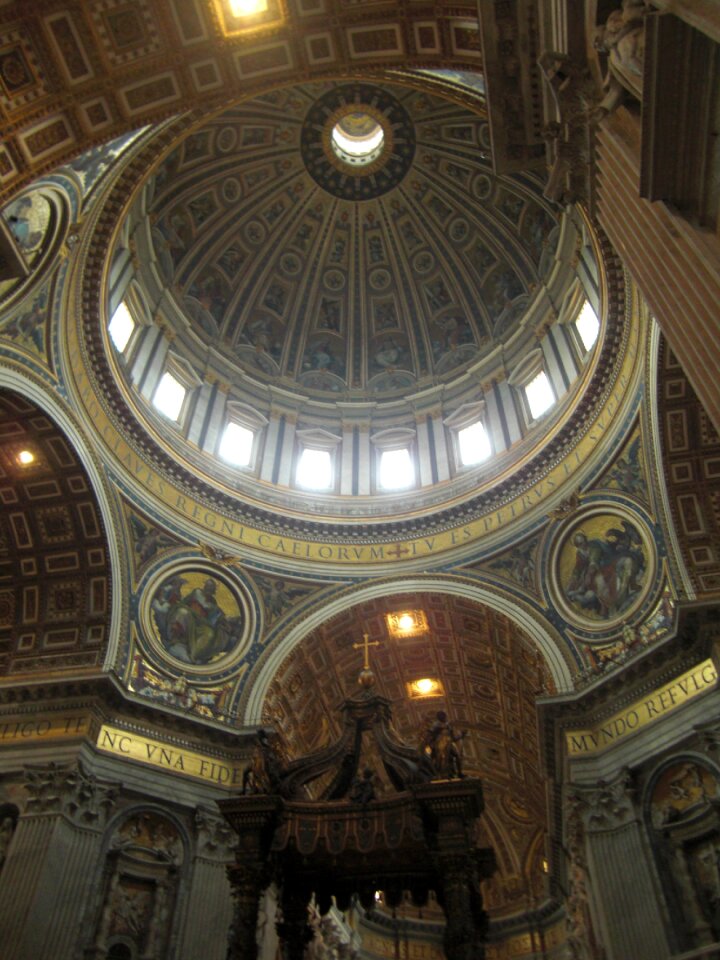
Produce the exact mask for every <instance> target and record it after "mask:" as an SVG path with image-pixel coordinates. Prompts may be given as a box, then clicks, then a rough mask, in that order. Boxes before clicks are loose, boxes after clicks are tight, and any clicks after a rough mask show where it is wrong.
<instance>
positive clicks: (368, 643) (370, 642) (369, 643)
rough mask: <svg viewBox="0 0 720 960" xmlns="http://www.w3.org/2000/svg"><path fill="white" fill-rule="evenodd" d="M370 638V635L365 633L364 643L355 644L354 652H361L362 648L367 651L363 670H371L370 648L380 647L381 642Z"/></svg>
mask: <svg viewBox="0 0 720 960" xmlns="http://www.w3.org/2000/svg"><path fill="white" fill-rule="evenodd" d="M368 637H369V634H367V633H364V634H363V642H362V643H354V644H353V650H359V649H360V648H361V647H362V648H363V649H364V651H365V663H364V664H363V670H369V669H370V647H379V646H380V641H379V640H369V639H368Z"/></svg>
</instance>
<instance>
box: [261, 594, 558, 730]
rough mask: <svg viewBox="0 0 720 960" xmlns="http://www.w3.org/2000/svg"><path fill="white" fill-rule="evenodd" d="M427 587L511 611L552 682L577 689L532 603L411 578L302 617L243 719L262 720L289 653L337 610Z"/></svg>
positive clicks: (269, 657) (266, 668)
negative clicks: (265, 701) (532, 607)
mask: <svg viewBox="0 0 720 960" xmlns="http://www.w3.org/2000/svg"><path fill="white" fill-rule="evenodd" d="M413 590H417V591H422V592H427V593H446V594H448V595H449V596H455V597H465V598H466V599H469V600H473V601H475V602H476V603H479V604H481V605H482V604H485V605H487V606H489V607H490V608H492V609H493V610H497V611H499V612H501V613H504V614H506V615H507V616H508V617H509V618H510V619H511V620H513V621H514V622H515V623H516V624H517V626H519V627H520V628H521V629H522V630H524V631H526V633H527V634H528V636H529V637H530V638H531V639H532V640H533V641H534V642H535V644H536V645H537V647H538V649H539V650H540V652H541V654H542V656H543V658H544V660H545V663H546V664H547V667H548V669H549V671H550V673H551V676H552V678H553V681H554V683H555V685H556V687H557V689H558V691H560V692H564V691H567V690H570V689H572V671H571V667H570V662H571V658H570V655H569V653H568V652H567V650H563V644H562V641H561V638H560V636H559V634H558V633H557V632H556V631H555V630H554V629H553V628H552V627H551V626H550V625H549V624H548V623H547V621H545V622H542V621H541V619H540V618H539V617H538V616H537V614H536V613H535V612H534V611H532V609H531V608H530V606H529V605H528V604H526V603H522V602H520V601H518V600H516V599H515V598H513V597H511V596H509V595H508V594H506V593H504V592H502V591H499V590H497V589H493V588H490V587H489V586H487V585H485V584H481V583H478V582H477V581H470V580H465V579H461V578H459V577H452V578H450V577H438V576H432V577H408V578H407V579H404V580H383V581H381V582H372V583H368V584H364V585H363V586H360V587H357V588H354V589H353V590H352V591H350V592H347V591H343V592H342V594H341V595H340V596H339V597H336V598H335V599H330V600H326V601H325V602H324V603H323V605H322V606H319V607H317V608H316V609H314V610H313V611H312V613H310V614H308V616H306V617H305V618H304V619H303V620H301V621H299V622H298V623H297V624H296V625H295V626H294V627H293V628H292V629H291V630H289V631H288V632H287V634H286V635H285V636H284V637H283V638H282V640H281V641H280V642H279V643H278V644H277V645H275V646H274V647H273V649H272V650H270V651H269V652H268V653H267V654H266V656H265V657H263V658H262V659H261V660H260V661H259V663H258V666H257V667H256V673H255V677H254V678H252V679H251V681H250V683H249V687H250V689H249V694H248V696H247V701H246V704H245V710H244V718H243V719H244V723H246V724H248V725H250V726H253V725H257V724H259V723H260V722H261V715H262V705H263V701H264V699H265V696H266V694H267V691H268V687H269V686H270V683H271V682H272V679H273V676H274V675H275V672H276V671H277V669H278V667H279V666H280V664H281V663H282V661H283V660H284V659H285V657H287V656H288V654H289V653H291V651H292V650H293V649H294V648H295V647H296V646H297V645H298V644H299V643H301V642H302V640H303V639H304V638H305V637H306V636H308V634H310V632H311V631H312V630H314V629H315V628H316V627H318V626H320V625H321V624H323V623H325V622H326V621H327V620H330V619H332V617H333V616H335V615H336V614H337V613H339V612H341V611H342V610H344V609H346V608H347V607H348V606H354V605H356V604H359V603H362V602H363V600H367V599H374V598H376V597H389V596H393V595H394V594H397V593H400V592H402V593H407V592H408V591H413Z"/></svg>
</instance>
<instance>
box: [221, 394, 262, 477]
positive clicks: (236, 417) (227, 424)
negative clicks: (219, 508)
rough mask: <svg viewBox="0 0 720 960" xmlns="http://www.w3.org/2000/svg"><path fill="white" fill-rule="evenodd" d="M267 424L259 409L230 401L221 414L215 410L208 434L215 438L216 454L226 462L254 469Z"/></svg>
mask: <svg viewBox="0 0 720 960" xmlns="http://www.w3.org/2000/svg"><path fill="white" fill-rule="evenodd" d="M213 421H214V422H213ZM267 423H268V421H267V419H266V418H265V417H263V416H262V415H261V414H259V413H258V412H257V410H254V409H253V408H252V407H249V406H247V405H246V404H244V403H236V402H234V401H232V400H231V401H229V402H228V403H227V405H226V408H225V410H224V411H222V413H220V411H215V416H214V417H212V416H211V420H210V423H209V430H208V432H209V433H211V434H212V436H214V437H215V438H216V442H217V455H218V457H219V458H220V459H221V460H222V461H223V462H224V463H226V464H228V466H230V467H245V468H249V469H251V470H252V469H254V467H255V465H256V464H257V461H258V458H259V450H260V440H261V437H262V431H263V428H265V427H266V426H267ZM210 442H211V443H212V441H210Z"/></svg>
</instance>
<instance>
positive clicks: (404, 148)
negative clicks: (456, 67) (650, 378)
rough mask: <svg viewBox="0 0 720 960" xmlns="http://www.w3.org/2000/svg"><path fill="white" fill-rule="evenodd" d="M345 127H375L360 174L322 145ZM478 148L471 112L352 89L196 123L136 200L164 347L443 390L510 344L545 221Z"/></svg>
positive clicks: (478, 130) (285, 369)
mask: <svg viewBox="0 0 720 960" xmlns="http://www.w3.org/2000/svg"><path fill="white" fill-rule="evenodd" d="M343 118H345V124H346V126H347V123H348V121H349V119H352V122H353V123H355V126H356V128H357V129H360V127H358V124H360V125H362V123H361V122H364V123H365V124H366V125H367V124H369V126H370V127H373V128H376V127H377V128H378V130H379V133H378V136H379V135H380V133H382V134H383V136H382V138H381V142H380V145H379V146H375V147H374V148H373V151H374V152H373V155H372V158H371V161H370V162H368V163H367V164H366V165H362V164H360V165H354V161H353V160H352V158H351V159H350V160H347V159H346V160H343V158H342V156H340V155H339V154H338V152H337V150H335V149H334V146H333V141H332V136H331V134H332V130H333V128H334V126H335V125H336V124H337V123H338V122H340V121H342V120H343ZM367 136H368V137H372V133H369V134H367ZM486 137H487V131H486V121H485V120H484V119H483V118H482V117H480V116H478V115H476V114H474V113H471V112H470V111H468V110H467V108H464V107H460V106H457V105H455V104H452V103H450V102H448V101H445V100H441V99H439V98H436V97H432V96H429V95H427V94H425V93H422V92H418V91H416V90H408V89H404V88H402V87H399V86H387V85H386V86H385V87H383V88H380V87H376V86H373V85H371V84H364V83H355V84H341V85H334V84H325V85H320V84H313V85H305V86H297V87H293V88H292V89H290V90H282V91H276V92H274V93H271V94H267V95H265V96H262V97H258V98H256V99H254V100H251V101H248V102H246V103H243V104H241V105H239V106H236V107H233V108H232V109H230V110H228V111H226V112H225V113H223V114H221V115H220V116H217V117H216V118H215V119H213V120H212V121H210V122H209V123H206V124H205V125H204V126H203V127H202V128H200V129H198V130H196V131H195V132H194V133H193V134H192V135H190V136H189V137H188V138H187V139H186V140H185V141H184V142H183V143H182V144H181V145H180V146H179V147H178V148H177V149H176V150H175V151H174V152H173V153H171V154H170V156H169V157H168V158H167V159H166V160H165V162H164V163H163V164H162V165H161V167H160V168H159V170H158V171H157V173H156V175H155V177H154V179H153V181H152V183H151V185H150V189H149V191H148V194H147V195H145V196H143V199H142V201H141V202H142V203H143V204H145V205H146V206H145V207H143V211H144V210H145V209H146V210H147V220H148V229H149V230H150V234H151V253H152V256H151V259H150V260H149V261H148V262H146V263H145V270H146V273H147V274H152V275H151V276H148V277H147V281H148V283H149V285H150V286H151V287H155V286H156V284H157V282H158V280H159V282H160V284H161V285H163V286H164V287H165V288H166V289H167V292H168V293H169V294H170V299H169V301H168V306H167V308H166V313H167V315H168V320H169V322H170V323H171V325H172V326H173V328H174V331H175V334H176V337H177V339H176V348H177V349H181V350H183V352H185V353H186V354H187V355H188V357H191V358H193V361H194V362H196V361H197V360H198V359H200V358H202V362H203V363H206V362H210V363H212V362H213V361H212V357H213V354H214V353H219V354H221V355H222V357H223V358H224V359H225V360H226V361H230V362H231V364H232V365H233V366H234V367H235V368H236V369H237V370H238V372H240V371H242V373H243V374H246V375H248V376H250V377H252V378H253V379H254V380H259V381H261V382H270V381H272V382H277V381H278V379H279V380H281V381H282V382H284V383H286V384H288V385H290V384H292V385H300V386H301V387H302V389H303V391H308V392H309V393H310V394H314V395H318V394H319V395H328V394H329V395H335V396H337V395H342V396H344V397H347V398H348V399H353V398H355V397H360V396H366V395H367V394H368V393H369V394H372V395H373V396H377V397H392V396H394V395H404V394H406V393H408V391H413V390H415V389H418V388H422V387H424V386H427V385H429V384H431V383H435V382H436V381H437V380H438V379H439V380H441V381H446V380H448V379H449V378H453V377H455V376H457V374H458V373H459V372H461V371H462V370H464V369H466V368H467V367H468V366H470V365H471V364H473V363H476V362H477V361H478V360H479V359H481V358H482V357H483V356H486V355H488V354H489V353H490V352H491V351H493V350H494V349H495V348H497V347H498V346H499V345H501V344H507V343H508V342H509V341H510V340H512V338H513V337H514V336H515V335H516V334H517V331H518V329H519V328H520V327H521V325H522V320H523V318H524V316H525V314H526V310H527V306H528V303H529V301H530V299H531V298H532V296H533V294H534V292H535V291H536V290H537V288H538V285H539V284H541V282H542V276H543V274H544V273H545V272H547V271H548V269H549V268H550V266H551V265H552V261H553V253H554V251H555V247H556V246H557V242H558V234H559V231H558V229H557V226H558V220H557V217H556V215H555V214H554V212H553V211H552V209H551V207H550V206H549V205H548V204H547V203H546V202H545V201H544V200H543V199H542V196H541V194H540V192H539V190H537V189H536V188H535V187H534V186H533V185H532V184H531V183H530V182H528V181H524V180H520V179H507V178H497V177H494V176H493V174H492V171H491V168H490V166H489V164H488V163H487V161H486V160H485V159H484V158H483V150H482V147H481V144H482V143H483V142H485V140H486ZM357 201H361V202H359V203H358V202H357ZM143 215H144V214H143ZM153 257H154V260H153V259H152V258H153ZM154 271H157V273H158V274H159V276H156V275H155V273H154ZM199 350H200V351H202V352H201V353H199V352H198V351H199Z"/></svg>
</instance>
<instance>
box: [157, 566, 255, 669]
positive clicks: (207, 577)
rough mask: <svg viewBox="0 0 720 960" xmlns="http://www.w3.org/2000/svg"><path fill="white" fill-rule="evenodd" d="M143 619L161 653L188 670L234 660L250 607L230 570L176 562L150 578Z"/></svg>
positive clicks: (242, 645)
mask: <svg viewBox="0 0 720 960" xmlns="http://www.w3.org/2000/svg"><path fill="white" fill-rule="evenodd" d="M142 620H143V622H144V623H143V625H144V628H145V632H146V636H147V637H148V639H149V641H150V644H151V646H152V647H153V649H154V651H155V652H156V653H157V654H159V656H160V658H161V659H162V660H165V661H169V662H170V663H172V664H173V665H174V666H176V667H177V666H182V667H183V668H185V670H190V672H200V673H203V674H205V673H208V672H211V673H214V672H215V671H216V670H217V669H218V668H222V667H225V666H228V665H230V664H231V663H234V662H236V661H237V660H238V659H239V658H240V657H241V656H242V655H243V653H244V652H245V650H246V648H247V646H248V643H249V638H250V628H251V623H250V609H249V606H248V603H247V600H246V598H245V596H244V593H243V591H242V589H241V587H240V585H239V584H237V583H235V582H233V581H232V580H231V579H230V577H229V575H226V574H225V573H224V572H223V573H219V572H218V571H215V570H213V569H211V568H207V567H202V566H200V565H198V566H184V567H182V566H181V567H175V568H174V569H173V570H172V571H171V572H166V573H164V574H163V575H160V576H159V577H156V578H155V579H154V580H153V582H151V583H150V584H148V587H147V589H146V591H145V595H144V597H143V616H142Z"/></svg>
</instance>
